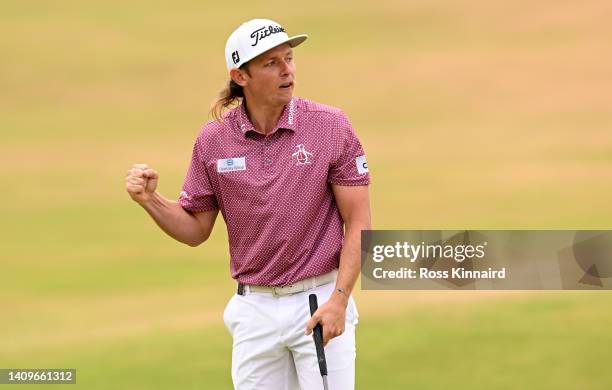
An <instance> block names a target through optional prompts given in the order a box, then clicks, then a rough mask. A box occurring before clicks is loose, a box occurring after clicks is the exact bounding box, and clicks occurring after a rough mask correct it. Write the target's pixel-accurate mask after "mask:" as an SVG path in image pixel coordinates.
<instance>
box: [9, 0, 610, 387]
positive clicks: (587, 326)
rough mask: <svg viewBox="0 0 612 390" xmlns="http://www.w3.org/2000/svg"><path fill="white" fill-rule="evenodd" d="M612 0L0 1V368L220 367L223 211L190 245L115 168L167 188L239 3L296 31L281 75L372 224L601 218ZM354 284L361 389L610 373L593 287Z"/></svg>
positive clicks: (605, 326)
mask: <svg viewBox="0 0 612 390" xmlns="http://www.w3.org/2000/svg"><path fill="white" fill-rule="evenodd" d="M610 15H612V6H611V5H610V4H609V2H605V1H593V0H589V1H584V2H577V1H567V0H562V1H552V0H545V1H539V2H536V3H533V2H528V1H524V0H519V1H515V2H502V1H483V0H459V1H454V2H449V1H412V2H405V1H385V2H366V1H363V0H360V1H356V2H329V1H328V2H319V1H313V2H309V3H287V2H278V1H268V2H265V3H260V2H242V3H227V2H225V3H224V2H206V1H174V2H160V1H127V2H119V1H87V2H77V1H40V2H22V1H14V0H7V1H3V2H2V4H0V55H1V57H2V59H1V60H0V136H1V138H0V179H1V180H0V196H1V197H2V198H1V199H2V202H0V215H1V219H0V221H1V222H0V233H1V234H0V237H1V238H0V240H1V241H0V242H1V249H2V250H1V253H0V367H5V368H17V367H73V368H77V370H78V384H77V385H76V386H73V387H70V388H83V389H115V388H117V389H170V388H181V389H196V388H198V389H224V388H230V387H231V380H230V376H229V367H230V353H231V347H230V343H231V341H230V337H229V335H228V334H227V332H226V330H225V328H224V327H223V324H222V319H221V313H222V310H223V307H224V305H225V303H226V301H227V299H228V298H229V297H230V295H231V294H232V293H233V288H234V285H233V283H232V281H231V278H230V275H229V267H228V258H227V244H226V240H227V237H226V233H225V227H224V225H223V222H222V220H218V221H217V226H216V228H215V231H214V233H213V236H212V237H211V239H210V241H208V242H206V243H205V244H204V245H202V246H201V247H198V248H196V249H193V248H189V247H186V246H183V245H181V244H179V243H177V242H175V241H173V240H172V239H170V238H168V237H166V236H164V234H163V233H162V232H161V231H159V229H158V228H157V227H156V226H155V225H154V224H153V223H152V221H151V220H150V219H149V218H148V217H147V215H146V214H145V213H144V211H142V210H141V209H140V208H139V207H138V206H136V205H135V204H134V203H132V202H131V201H130V199H129V197H128V196H127V194H126V193H125V190H124V175H125V171H126V170H127V169H128V168H129V167H130V166H131V164H133V163H135V162H146V163H148V164H150V165H152V166H153V167H155V168H156V169H157V170H158V171H159V172H160V174H161V181H160V191H161V192H162V193H163V194H165V195H166V196H168V197H171V198H176V196H177V194H178V192H179V191H180V186H181V183H182V180H183V178H184V175H185V172H186V168H187V164H188V161H189V158H190V153H191V147H192V143H193V140H194V138H195V136H196V134H197V131H198V129H199V127H200V126H201V124H202V123H204V122H205V121H207V113H208V107H209V104H210V103H211V101H212V100H213V98H214V96H215V95H216V93H217V92H218V90H219V89H220V88H221V87H222V86H223V84H224V82H225V80H226V77H227V76H226V72H225V68H224V59H223V49H224V45H225V39H226V37H227V36H228V34H229V33H230V32H231V31H232V30H233V28H235V27H236V26H237V25H238V24H239V23H240V22H241V21H244V20H246V19H249V18H252V17H269V18H272V19H276V20H278V21H280V22H281V23H283V24H284V25H285V26H286V27H287V29H288V30H289V33H293V34H297V33H302V32H306V33H309V34H310V39H309V40H308V41H307V42H306V43H305V44H304V45H302V46H300V47H299V48H298V49H296V52H295V53H296V62H297V66H298V73H297V90H296V92H297V94H298V95H300V96H304V97H307V98H311V99H314V100H318V101H321V102H324V103H327V104H332V105H335V106H339V107H341V108H342V109H344V110H345V111H346V112H347V113H348V115H349V116H350V118H351V120H352V121H353V124H354V126H355V128H356V129H357V131H358V133H359V136H360V138H361V139H362V142H363V144H364V146H365V149H366V152H367V155H368V162H369V165H370V169H371V173H372V176H373V184H372V186H371V195H372V210H373V223H374V226H375V227H376V228H385V229H399V228H406V229H427V228H430V229H438V228H447V229H453V228H458V229H463V228H473V229H475V228H571V229H579V228H588V229H595V228H596V229H606V228H610V227H611V223H610V221H611V220H612V219H611V218H612V207H611V206H610V199H611V197H612V196H611V195H612V180H611V179H612V105H611V103H610V102H612V93H611V92H610V91H612V78H611V77H610V69H612V52H611V51H610V50H609V39H608V38H607V37H609V36H612V26H611V25H610V23H609V17H610ZM355 295H356V299H357V302H358V306H359V309H360V313H361V321H360V325H359V332H358V361H357V367H358V370H357V387H358V388H359V389H404V388H413V389H439V388H446V387H453V388H456V389H523V388H536V389H609V388H611V387H612V375H611V374H610V372H609V369H608V366H609V362H610V359H611V358H612V353H611V352H610V347H611V346H612V340H611V336H610V335H611V333H610V325H611V324H612V314H611V312H610V310H609V307H610V302H611V298H612V295H611V294H610V293H607V292H458V291H450V292H414V291H413V292H398V291H386V292H372V291H357V292H356V293H355ZM36 387H37V386H31V388H36ZM3 388H7V389H8V388H10V386H7V385H5V386H3Z"/></svg>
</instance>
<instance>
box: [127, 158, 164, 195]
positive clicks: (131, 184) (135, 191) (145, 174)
mask: <svg viewBox="0 0 612 390" xmlns="http://www.w3.org/2000/svg"><path fill="white" fill-rule="evenodd" d="M158 178H159V175H158V174H157V172H155V171H154V170H153V169H151V168H149V166H148V165H147V164H134V165H133V166H132V168H131V169H129V170H128V171H127V176H126V177H125V189H126V190H127V192H128V194H130V197H131V198H132V200H134V201H136V202H138V203H139V204H141V205H142V204H145V203H147V202H149V201H150V200H151V198H152V197H153V194H154V193H155V189H156V188H157V180H158Z"/></svg>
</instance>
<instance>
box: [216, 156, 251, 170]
mask: <svg viewBox="0 0 612 390" xmlns="http://www.w3.org/2000/svg"><path fill="white" fill-rule="evenodd" d="M234 171H246V161H245V158H244V157H230V158H221V159H219V160H217V172H234Z"/></svg>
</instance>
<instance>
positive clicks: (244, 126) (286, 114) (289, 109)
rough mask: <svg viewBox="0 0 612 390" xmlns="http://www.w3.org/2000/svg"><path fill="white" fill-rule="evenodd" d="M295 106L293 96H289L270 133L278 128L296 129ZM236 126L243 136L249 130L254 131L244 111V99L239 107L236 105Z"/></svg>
mask: <svg viewBox="0 0 612 390" xmlns="http://www.w3.org/2000/svg"><path fill="white" fill-rule="evenodd" d="M296 106H297V102H296V99H295V97H294V98H291V100H290V101H289V103H287V104H286V105H285V107H284V108H283V112H282V114H281V116H280V118H278V123H277V124H276V127H275V128H274V130H272V132H271V133H270V134H273V133H275V132H276V131H277V130H278V129H288V130H292V131H296V129H297V126H296V125H295V117H296V111H297V109H296ZM238 128H239V129H240V131H241V132H242V134H244V135H245V136H246V135H247V134H248V133H249V132H250V131H255V132H256V130H255V126H253V123H251V120H250V119H249V116H248V115H247V113H246V105H245V102H244V100H243V101H242V103H241V104H240V107H238Z"/></svg>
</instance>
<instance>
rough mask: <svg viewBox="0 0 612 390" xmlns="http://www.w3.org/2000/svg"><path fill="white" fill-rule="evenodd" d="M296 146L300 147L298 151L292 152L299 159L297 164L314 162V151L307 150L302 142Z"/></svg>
mask: <svg viewBox="0 0 612 390" xmlns="http://www.w3.org/2000/svg"><path fill="white" fill-rule="evenodd" d="M295 147H296V148H297V149H298V150H297V152H295V153H293V154H292V156H293V157H295V159H296V160H297V164H295V165H306V164H312V153H310V152H309V151H307V150H306V149H305V148H304V145H302V144H300V145H296V146H295Z"/></svg>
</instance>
